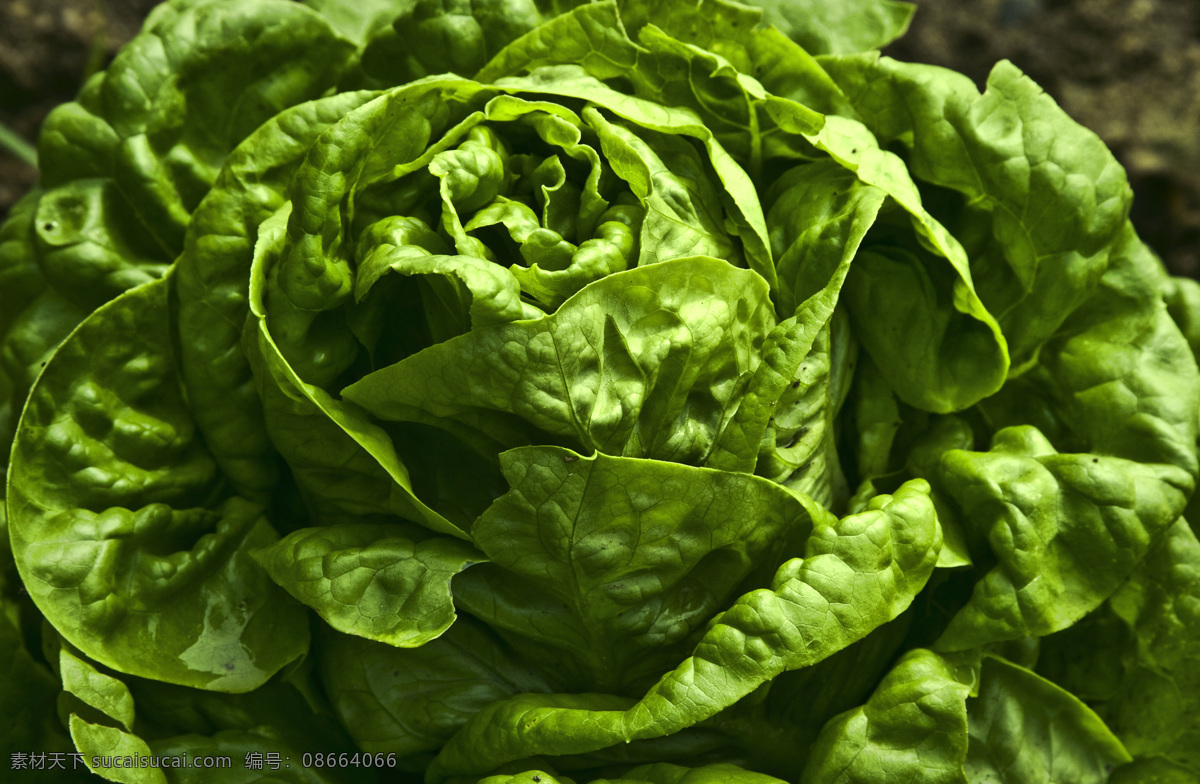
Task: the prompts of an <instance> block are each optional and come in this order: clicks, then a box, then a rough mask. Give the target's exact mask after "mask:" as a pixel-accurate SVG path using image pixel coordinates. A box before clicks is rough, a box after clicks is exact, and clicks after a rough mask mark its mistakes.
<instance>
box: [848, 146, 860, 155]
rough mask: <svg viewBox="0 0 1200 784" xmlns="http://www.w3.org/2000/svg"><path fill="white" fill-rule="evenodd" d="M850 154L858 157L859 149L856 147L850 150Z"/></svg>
mask: <svg viewBox="0 0 1200 784" xmlns="http://www.w3.org/2000/svg"><path fill="white" fill-rule="evenodd" d="M850 154H851V155H858V148H857V147H855V148H854V149H852V150H850Z"/></svg>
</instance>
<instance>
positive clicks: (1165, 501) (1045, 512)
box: [936, 230, 1200, 650]
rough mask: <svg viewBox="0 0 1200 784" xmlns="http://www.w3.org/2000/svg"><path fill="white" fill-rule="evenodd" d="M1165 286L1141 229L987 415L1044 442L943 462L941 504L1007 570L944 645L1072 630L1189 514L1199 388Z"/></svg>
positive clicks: (1013, 443) (1013, 435)
mask: <svg viewBox="0 0 1200 784" xmlns="http://www.w3.org/2000/svg"><path fill="white" fill-rule="evenodd" d="M1156 277H1157V275H1156V267H1155V266H1154V260H1153V259H1152V258H1151V257H1149V256H1148V255H1147V254H1146V253H1145V251H1144V248H1143V246H1142V245H1141V243H1140V242H1139V241H1138V240H1137V239H1136V237H1134V236H1133V234H1132V230H1130V231H1129V233H1128V234H1127V235H1126V241H1125V242H1123V243H1122V244H1121V248H1120V251H1119V252H1118V253H1116V254H1114V260H1113V263H1112V265H1111V266H1110V267H1109V269H1108V271H1107V272H1106V273H1105V276H1104V278H1103V280H1102V281H1101V283H1100V286H1099V288H1098V291H1097V292H1096V294H1095V296H1094V297H1093V298H1092V299H1091V300H1089V301H1088V302H1087V303H1086V304H1085V305H1084V306H1082V307H1081V308H1080V309H1079V310H1078V311H1077V312H1076V313H1075V314H1074V315H1073V316H1072V318H1071V319H1070V320H1069V321H1068V322H1067V325H1066V326H1067V329H1066V330H1065V331H1064V333H1063V334H1062V335H1061V336H1059V337H1056V338H1054V339H1052V340H1051V341H1049V342H1048V343H1047V344H1046V345H1045V346H1043V348H1042V349H1041V352H1040V354H1039V358H1040V362H1039V364H1038V366H1037V367H1036V368H1034V369H1032V370H1030V371H1029V372H1027V373H1026V374H1025V375H1024V376H1022V377H1021V378H1020V379H1019V380H1017V381H1016V382H1012V383H1010V384H1008V385H1007V386H1006V387H1005V389H1004V391H1003V392H1002V394H1001V395H999V396H997V397H996V399H995V400H994V401H989V403H988V405H987V406H985V407H984V411H985V412H987V413H988V414H991V415H992V418H993V420H994V421H995V424H996V425H1008V424H1010V423H1011V422H1014V421H1017V422H1019V421H1029V420H1030V419H1032V420H1033V421H1034V422H1035V423H1038V424H1044V427H1045V429H1046V434H1043V433H1042V432H1041V431H1038V430H1036V429H1034V428H1033V427H1030V426H1015V427H1009V428H1006V429H1002V430H1000V431H999V432H998V433H997V434H996V436H995V438H994V446H993V449H992V450H991V451H990V452H987V453H972V452H961V451H951V452H948V453H946V454H945V455H944V456H943V457H942V458H941V460H940V467H939V468H937V469H936V470H937V472H938V474H939V487H940V489H941V491H942V492H943V493H944V494H945V496H946V497H947V498H952V499H953V500H954V503H955V505H956V506H957V507H958V508H959V509H960V510H961V511H962V512H963V515H962V521H963V524H964V526H965V527H966V529H967V531H968V538H969V539H972V540H973V541H974V542H975V543H976V544H975V545H974V546H975V547H976V548H979V547H980V546H983V547H987V548H988V549H989V550H990V552H991V556H992V557H994V558H995V559H996V561H997V565H996V566H995V567H993V568H992V569H991V570H990V572H989V573H988V574H987V575H986V576H985V577H984V578H983V579H982V580H980V582H979V583H978V584H977V586H976V588H975V591H974V594H973V596H972V598H971V600H970V601H969V602H968V603H967V605H966V606H965V607H964V608H963V609H962V610H961V611H960V613H959V614H958V616H957V617H956V618H955V619H954V620H953V621H952V622H951V625H950V626H949V628H947V630H946V632H945V635H944V637H943V638H942V640H941V641H940V642H939V646H943V647H945V648H946V649H950V650H960V649H964V648H969V647H975V646H977V645H980V644H983V643H985V642H991V641H996V640H1004V639H1016V638H1019V637H1023V636H1026V635H1030V634H1033V635H1036V636H1041V635H1045V634H1049V633H1051V632H1055V631H1058V630H1060V629H1063V628H1066V627H1067V626H1069V625H1070V624H1072V623H1075V622H1076V621H1078V620H1079V619H1080V618H1082V617H1083V616H1084V615H1085V614H1087V613H1088V612H1090V611H1091V610H1093V609H1095V608H1096V607H1097V606H1099V604H1100V603H1101V602H1102V601H1103V600H1104V599H1105V598H1107V597H1108V596H1109V595H1110V594H1111V593H1112V592H1113V591H1114V590H1116V588H1117V586H1119V585H1120V584H1121V583H1122V582H1123V581H1124V580H1125V579H1126V578H1127V577H1128V576H1129V575H1130V574H1131V573H1132V572H1133V570H1134V568H1135V567H1136V566H1137V564H1138V563H1139V562H1140V561H1141V559H1142V558H1144V557H1145V556H1146V553H1147V552H1148V551H1149V550H1150V548H1151V546H1152V545H1153V544H1154V542H1156V541H1157V540H1158V539H1159V538H1160V537H1161V536H1162V535H1163V534H1164V532H1165V531H1166V530H1167V528H1168V527H1169V526H1170V525H1171V524H1172V523H1173V522H1174V521H1175V520H1176V519H1177V518H1178V516H1179V515H1180V513H1181V512H1182V511H1183V508H1184V504H1185V503H1186V502H1187V499H1188V497H1189V496H1190V494H1191V493H1192V490H1193V488H1194V484H1195V475H1196V471H1197V464H1196V453H1195V446H1194V445H1195V440H1196V427H1197V421H1198V417H1200V400H1198V394H1197V390H1198V389H1200V388H1198V387H1197V379H1198V378H1200V376H1198V374H1197V370H1196V366H1195V362H1194V361H1193V360H1192V358H1191V356H1190V351H1189V349H1188V346H1187V344H1186V342H1185V340H1184V339H1183V337H1182V336H1181V335H1180V334H1179V331H1178V330H1177V329H1176V328H1175V326H1174V324H1173V323H1172V322H1171V320H1170V317H1169V316H1168V315H1167V313H1166V310H1165V308H1163V307H1162V306H1161V305H1160V304H1159V302H1158V300H1157V295H1156V291H1155V278H1156ZM1047 435H1048V436H1049V438H1048V437H1047ZM1055 441H1058V442H1059V443H1060V445H1061V448H1057V447H1056V446H1055V445H1054V442H1055ZM985 475H986V476H987V478H986V479H984V478H983V477H984V476H985ZM984 541H986V545H985V544H983V542H984ZM1034 576H1038V578H1039V579H1037V580H1033V579H1032V578H1033V577H1034ZM1051 576H1052V577H1051Z"/></svg>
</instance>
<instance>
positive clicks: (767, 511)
mask: <svg viewBox="0 0 1200 784" xmlns="http://www.w3.org/2000/svg"><path fill="white" fill-rule="evenodd" d="M501 466H502V467H503V469H504V474H505V477H506V478H507V480H508V482H509V484H510V485H511V487H512V489H511V490H510V491H509V492H508V493H506V494H505V495H503V496H501V497H500V498H499V499H497V500H496V503H494V504H493V505H492V506H491V507H490V508H489V509H488V510H487V511H486V512H484V514H483V515H482V516H481V517H480V518H479V520H477V521H476V523H475V525H474V527H473V528H472V534H473V537H474V539H475V542H476V544H477V545H478V546H479V548H480V549H481V550H483V552H484V553H485V554H487V556H488V558H489V559H490V561H491V562H490V563H488V564H483V565H480V566H477V567H474V568H473V569H471V570H470V571H469V572H467V573H465V574H463V575H462V576H461V577H460V578H458V579H457V580H456V581H455V598H456V601H457V604H458V606H459V607H461V608H462V609H464V610H466V611H467V612H469V613H471V614H473V615H474V616H475V617H477V618H479V619H481V620H483V621H484V622H485V623H487V625H488V626H489V627H490V628H492V629H493V630H494V631H496V632H497V633H499V634H501V635H502V636H503V637H505V638H506V639H507V640H508V641H509V643H510V644H511V645H512V646H513V648H514V649H515V650H516V651H517V652H518V653H519V655H520V656H521V658H522V660H524V661H525V662H527V663H529V664H532V665H535V666H537V667H539V669H540V670H541V671H542V672H543V673H544V675H545V678H546V680H547V681H548V682H549V683H551V684H553V685H554V686H555V687H556V690H558V691H589V692H611V693H617V694H623V693H637V692H640V691H642V690H643V689H645V687H646V686H647V685H649V684H650V683H652V682H653V681H654V679H655V678H657V677H658V676H659V675H661V674H662V672H663V671H665V670H667V669H669V668H670V667H671V666H672V665H674V664H675V663H676V662H677V661H679V659H680V658H682V657H683V656H685V655H686V654H687V652H688V650H689V649H690V647H691V645H692V644H694V642H695V634H696V633H699V632H700V631H702V629H703V626H704V624H705V623H706V622H708V621H709V620H710V619H711V618H712V617H713V615H714V614H716V613H717V612H719V611H720V610H721V609H722V608H724V607H726V606H727V605H728V603H729V602H730V601H731V600H732V599H733V598H734V597H735V596H736V595H737V591H738V588H739V586H740V585H741V584H742V582H743V580H744V579H745V578H746V577H747V576H749V575H750V574H751V572H755V571H764V570H762V568H761V567H762V565H763V564H774V563H778V562H779V561H781V560H783V558H784V557H785V553H786V551H787V546H788V545H789V544H792V545H793V546H794V544H795V543H799V542H803V541H804V540H805V539H806V538H807V537H808V534H809V531H810V530H811V526H812V520H813V517H814V516H816V515H821V514H822V510H820V509H819V507H816V506H815V505H814V504H813V503H812V502H811V501H809V500H808V499H806V498H801V497H797V496H794V495H792V494H791V493H788V492H787V491H786V490H784V489H783V488H781V487H779V486H778V485H776V484H774V483H772V482H769V481H767V480H765V479H760V478H758V477H755V476H752V475H749V474H742V473H731V472H719V471H712V470H709V469H703V468H693V467H690V466H685V465H677V464H672V463H667V462H660V461H655V460H639V459H631V458H621V457H610V456H608V455H605V454H601V453H597V454H594V455H592V456H591V457H580V456H579V455H578V454H576V453H574V452H571V451H569V450H566V449H560V448H552V447H524V448H521V449H516V450H513V451H510V452H506V453H504V454H503V455H502V456H501Z"/></svg>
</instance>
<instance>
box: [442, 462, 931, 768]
mask: <svg viewBox="0 0 1200 784" xmlns="http://www.w3.org/2000/svg"><path fill="white" fill-rule="evenodd" d="M817 511H818V513H819V510H817ZM814 523H815V525H814V528H813V534H812V535H811V536H810V537H809V540H808V543H807V546H806V548H805V557H803V558H794V559H792V560H790V561H788V562H786V563H785V564H784V565H783V566H782V567H780V569H779V570H778V571H777V572H776V575H775V579H774V580H773V582H772V586H771V588H770V589H759V590H756V591H753V592H751V593H748V594H745V595H743V596H742V597H740V598H739V599H737V600H736V601H735V602H734V603H733V604H732V606H731V607H730V609H729V610H727V611H726V612H725V613H723V614H722V615H720V616H718V618H717V619H716V620H715V622H714V623H713V624H712V625H710V626H709V628H708V630H707V631H706V632H705V634H704V636H703V637H702V638H701V640H700V642H699V644H698V645H697V646H696V648H695V651H694V653H693V654H692V656H691V657H689V658H687V659H685V660H684V661H683V663H682V664H680V665H679V666H678V667H676V668H675V670H673V671H672V672H670V673H668V674H666V675H665V676H663V678H662V679H661V680H659V681H658V683H656V684H655V685H654V686H653V687H651V689H650V690H649V691H648V692H647V693H646V694H645V695H643V696H642V698H641V699H640V700H637V701H632V700H629V699H626V698H621V697H617V696H613V695H602V694H590V695H572V694H554V695H534V694H526V695H521V696H519V697H515V698H513V699H510V700H506V701H502V702H498V703H494V704H492V705H489V706H488V707H487V708H485V709H484V710H482V711H480V712H479V713H478V714H476V715H475V716H474V717H472V719H471V720H470V721H469V722H467V724H466V726H465V727H463V729H462V730H460V731H459V732H458V733H457V734H456V735H455V736H454V737H453V738H452V739H451V740H450V742H449V743H447V744H446V745H445V747H444V748H443V749H442V751H441V753H440V754H439V755H438V758H437V760H436V761H435V762H434V764H433V765H432V766H431V767H430V769H429V775H430V776H431V777H432V778H433V779H434V780H441V778H442V777H445V776H448V775H455V774H467V773H472V774H478V773H483V772H487V771H490V770H493V769H495V767H496V766H498V765H502V764H505V763H506V762H509V761H514V760H519V759H523V758H525V757H529V756H533V755H539V754H575V753H583V752H587V751H592V750H596V749H601V748H604V747H607V746H612V745H615V744H619V743H622V742H626V741H629V740H633V739H637V738H652V737H659V736H663V735H667V734H671V733H674V732H678V731H680V730H682V729H684V728H686V727H688V726H691V725H692V724H695V723H696V722H698V721H701V720H703V719H705V718H708V717H710V716H713V715H715V714H716V713H717V712H719V711H720V710H722V709H724V708H726V707H728V706H730V705H732V704H733V703H734V702H736V701H737V700H738V699H740V698H742V697H744V696H746V695H747V694H749V693H751V692H752V691H754V690H755V689H756V688H758V687H759V686H761V685H762V684H763V683H765V682H766V681H768V680H770V679H771V678H774V677H776V676H778V675H779V674H781V673H782V672H784V671H786V670H790V669H798V668H801V667H806V666H811V665H812V664H814V663H816V662H818V661H820V660H822V659H824V658H826V657H827V656H829V655H831V654H832V653H834V652H836V651H837V650H840V649H841V648H844V647H845V646H847V645H849V644H850V643H852V642H854V641H856V640H858V639H861V638H862V637H863V636H865V635H866V634H868V633H869V632H870V631H871V630H872V629H874V628H876V627H878V626H880V625H882V624H883V623H886V622H888V621H890V620H892V619H894V618H895V617H896V616H897V615H899V614H900V612H902V611H903V610H904V608H905V607H907V606H908V604H909V602H911V600H912V597H913V596H914V595H915V594H916V593H917V592H918V591H919V590H920V589H921V587H923V586H924V584H925V581H926V580H927V579H928V577H929V574H930V572H931V571H932V569H933V564H934V563H935V562H936V561H937V553H938V550H939V549H940V547H941V532H940V528H939V527H938V525H937V520H936V517H935V516H934V512H933V507H932V505H931V504H930V502H929V497H928V485H927V484H926V483H924V482H922V481H916V482H913V483H910V484H907V485H905V486H903V487H901V488H900V489H899V490H898V491H897V493H896V494H895V495H894V496H879V497H878V498H876V499H875V501H874V502H873V503H872V504H871V506H870V507H869V508H868V509H867V510H866V511H864V512H862V513H859V514H856V515H851V516H849V517H846V518H843V519H842V520H840V521H836V520H833V519H832V518H831V516H829V515H828V514H827V513H826V514H824V515H820V516H819V517H818V519H816V520H814Z"/></svg>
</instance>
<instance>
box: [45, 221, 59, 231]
mask: <svg viewBox="0 0 1200 784" xmlns="http://www.w3.org/2000/svg"><path fill="white" fill-rule="evenodd" d="M57 228H58V224H57V223H55V222H54V221H46V222H45V223H43V224H42V230H43V231H54V230H55V229H57Z"/></svg>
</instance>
